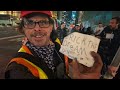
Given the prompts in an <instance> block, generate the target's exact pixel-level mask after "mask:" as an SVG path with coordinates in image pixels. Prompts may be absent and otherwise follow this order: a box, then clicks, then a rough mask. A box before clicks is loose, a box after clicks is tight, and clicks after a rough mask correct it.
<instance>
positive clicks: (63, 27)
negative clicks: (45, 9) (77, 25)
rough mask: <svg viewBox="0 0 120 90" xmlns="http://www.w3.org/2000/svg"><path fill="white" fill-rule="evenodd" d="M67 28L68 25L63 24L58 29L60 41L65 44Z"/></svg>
mask: <svg viewBox="0 0 120 90" xmlns="http://www.w3.org/2000/svg"><path fill="white" fill-rule="evenodd" d="M67 31H68V30H67V28H66V23H65V22H61V25H60V26H59V27H58V28H57V32H58V38H59V39H60V41H61V42H63V39H64V37H66V36H67Z"/></svg>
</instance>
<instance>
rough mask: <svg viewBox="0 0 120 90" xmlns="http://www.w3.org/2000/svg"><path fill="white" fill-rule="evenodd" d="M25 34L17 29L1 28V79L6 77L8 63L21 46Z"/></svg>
mask: <svg viewBox="0 0 120 90" xmlns="http://www.w3.org/2000/svg"><path fill="white" fill-rule="evenodd" d="M22 38H23V35H20V34H19V33H18V32H16V31H15V30H10V28H9V29H6V30H5V29H4V30H0V79H4V71H5V67H6V65H7V63H8V62H9V61H10V59H11V58H12V56H13V55H14V54H15V53H16V52H17V51H18V49H19V48H20V46H21V40H22Z"/></svg>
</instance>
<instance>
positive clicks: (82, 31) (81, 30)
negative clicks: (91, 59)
mask: <svg viewBox="0 0 120 90" xmlns="http://www.w3.org/2000/svg"><path fill="white" fill-rule="evenodd" d="M79 32H80V33H83V34H85V27H84V26H83V24H82V23H81V24H80V30H79Z"/></svg>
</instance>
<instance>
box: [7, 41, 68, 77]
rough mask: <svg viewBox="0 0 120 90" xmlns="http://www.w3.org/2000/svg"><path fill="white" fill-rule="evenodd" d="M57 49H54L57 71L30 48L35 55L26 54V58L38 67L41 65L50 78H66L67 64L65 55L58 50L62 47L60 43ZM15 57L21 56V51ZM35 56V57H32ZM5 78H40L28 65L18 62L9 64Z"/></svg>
mask: <svg viewBox="0 0 120 90" xmlns="http://www.w3.org/2000/svg"><path fill="white" fill-rule="evenodd" d="M55 47H56V49H55V51H54V55H53V57H54V61H53V62H54V65H55V71H54V72H53V71H52V70H51V69H49V68H48V66H47V65H46V63H45V62H44V61H43V60H42V58H39V57H38V56H37V54H36V53H35V52H34V51H33V50H31V49H29V50H30V51H31V53H32V54H33V57H30V58H29V55H28V57H27V55H25V57H26V58H29V59H27V60H29V61H30V62H32V63H34V64H35V65H37V66H38V67H40V68H41V69H42V70H43V71H44V72H45V73H46V74H47V76H48V79H55V78H64V77H65V76H66V75H65V65H64V58H63V57H64V55H62V54H60V53H59V52H58V50H59V49H60V45H59V44H58V43H55ZM15 57H20V56H19V53H17V54H16V56H15ZM32 58H34V59H32ZM5 78H6V79H38V78H37V77H35V76H33V75H32V73H31V72H30V71H29V70H28V68H27V67H25V66H23V65H21V64H17V63H16V62H12V63H10V64H9V65H8V67H7V68H6V71H5Z"/></svg>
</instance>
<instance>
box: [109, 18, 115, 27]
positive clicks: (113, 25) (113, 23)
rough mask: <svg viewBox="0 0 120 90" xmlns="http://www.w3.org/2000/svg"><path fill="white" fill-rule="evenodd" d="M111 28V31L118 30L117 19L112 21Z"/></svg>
mask: <svg viewBox="0 0 120 90" xmlns="http://www.w3.org/2000/svg"><path fill="white" fill-rule="evenodd" d="M109 26H110V28H111V29H116V28H117V21H116V19H112V20H110V23H109Z"/></svg>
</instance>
